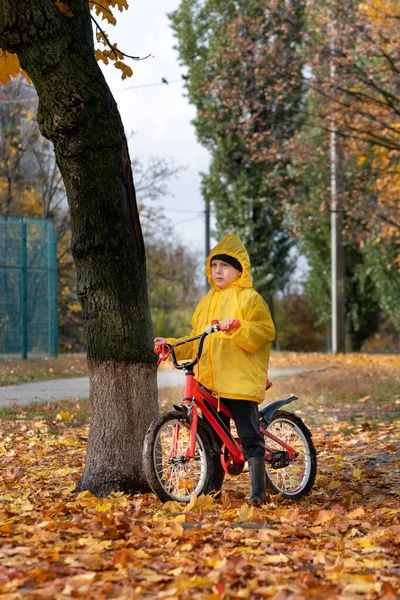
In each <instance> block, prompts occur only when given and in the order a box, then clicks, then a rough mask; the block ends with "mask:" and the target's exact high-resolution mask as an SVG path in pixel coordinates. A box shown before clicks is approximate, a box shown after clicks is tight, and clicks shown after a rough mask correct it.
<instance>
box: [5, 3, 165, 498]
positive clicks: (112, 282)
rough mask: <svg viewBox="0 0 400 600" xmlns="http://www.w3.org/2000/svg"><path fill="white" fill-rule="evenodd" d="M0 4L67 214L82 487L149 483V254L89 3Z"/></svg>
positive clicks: (152, 369) (153, 406) (97, 490)
mask: <svg viewBox="0 0 400 600" xmlns="http://www.w3.org/2000/svg"><path fill="white" fill-rule="evenodd" d="M68 6H69V8H70V10H71V11H72V13H73V15H74V16H73V17H68V16H66V15H65V13H62V12H60V10H59V9H58V7H57V6H56V5H55V3H54V0H37V1H36V2H32V0H0V46H1V47H2V48H3V49H6V50H9V51H11V52H15V53H17V54H18V57H19V59H20V63H21V66H22V68H23V69H24V70H25V71H26V72H27V73H28V75H29V76H30V78H31V79H32V81H33V83H34V85H35V88H36V90H37V93H38V96H39V109H38V122H39V126H40V130H41V132H42V134H43V135H44V136H45V137H46V138H48V139H49V140H51V141H52V142H53V144H54V147H55V153H56V160H57V164H58V166H59V168H60V171H61V174H62V176H63V180H64V183H65V187H66V191H67V197H68V203H69V208H70V213H71V226H72V253H73V257H74V261H75V264H76V268H77V278H78V297H79V300H80V302H81V304H82V312H83V317H84V322H85V331H86V337H87V346H88V365H89V376H90V382H91V383H90V399H91V427H90V433H89V440H88V448H87V455H86V467H85V471H84V473H83V475H82V477H81V480H80V482H79V485H78V488H79V489H80V490H90V491H91V492H92V493H94V494H96V495H98V496H105V495H107V494H109V493H110V492H111V491H117V490H121V491H124V492H128V493H133V492H135V491H137V490H143V489H145V488H146V484H145V482H144V479H143V477H142V473H141V454H142V443H143V437H144V434H145V431H146V429H147V427H148V425H149V423H150V421H151V420H152V419H153V418H154V417H155V416H156V415H157V410H158V409H157V391H156V366H155V360H154V354H153V352H152V328H151V319H150V311H149V306H148V299H147V289H146V272H145V251H144V243H143V238H142V232H141V227H140V222H139V215H138V211H137V206H136V198H135V190H134V185H133V179H132V172H131V166H130V158H129V153H128V148H127V142H126V137H125V133H124V129H123V125H122V122H121V119H120V115H119V113H118V109H117V106H116V103H115V101H114V99H113V97H112V94H111V92H110V90H109V88H108V86H107V84H106V82H105V80H104V77H103V75H102V73H101V70H100V69H99V67H98V65H97V62H96V60H95V56H94V47H93V32H92V27H91V20H90V13H89V8H88V1H87V0H69V2H68Z"/></svg>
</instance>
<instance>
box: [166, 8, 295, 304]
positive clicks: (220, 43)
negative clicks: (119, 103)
mask: <svg viewBox="0 0 400 600" xmlns="http://www.w3.org/2000/svg"><path fill="white" fill-rule="evenodd" d="M302 11H303V3H302V2H301V1H298V0H293V1H292V2H290V3H286V4H285V6H282V3H281V2H277V1H275V0H270V1H269V2H267V4H265V3H264V2H254V1H251V2H250V1H249V0H242V1H240V2H233V1H232V2H231V1H227V2H224V3H218V2H217V3H216V2H211V1H206V2H203V1H200V0H183V1H182V2H181V4H180V6H179V8H178V9H177V10H176V11H175V12H173V13H172V14H171V15H170V18H171V24H172V28H173V30H174V33H175V35H176V37H177V40H178V44H177V49H178V51H179V54H180V58H181V60H182V62H183V64H185V65H186V66H187V68H188V83H187V90H188V97H189V101H190V102H191V103H192V104H194V105H195V106H196V108H197V116H196V118H195V120H194V124H195V127H196V132H197V136H198V139H199V141H200V143H201V144H203V145H204V146H205V147H206V148H207V149H208V150H209V151H210V154H211V164H210V170H209V173H208V174H204V175H203V181H202V190H203V195H204V196H205V198H206V199H207V200H208V201H209V202H212V203H213V204H214V206H215V208H216V219H217V229H218V234H219V235H224V234H225V233H227V232H228V231H233V232H235V233H237V234H238V235H239V236H240V237H241V239H242V240H243V242H244V243H245V245H246V247H247V248H248V250H249V254H250V258H251V261H252V265H253V269H254V279H255V285H256V286H257V289H259V291H260V292H261V293H262V294H263V295H264V297H265V298H266V299H268V300H269V301H271V298H272V296H273V294H274V292H275V291H276V290H277V289H280V288H281V287H282V286H283V285H284V283H285V281H287V279H288V276H289V275H290V272H291V270H292V268H293V261H292V259H291V257H290V254H289V252H290V248H291V247H292V245H293V242H292V240H291V239H290V236H289V234H288V231H287V228H286V227H285V223H284V211H283V205H284V202H285V201H286V200H287V196H288V193H287V190H288V188H289V187H291V186H292V185H293V182H292V181H291V179H290V177H289V176H288V166H289V163H290V159H289V157H288V154H287V152H286V150H285V148H286V147H287V146H289V145H290V140H291V139H292V137H293V135H294V133H295V131H296V129H297V127H298V125H299V116H298V112H299V111H298V107H299V104H300V102H301V96H302V85H301V77H300V72H301V69H302V63H301V57H300V55H299V53H298V52H297V51H296V46H297V44H298V43H299V41H300V39H301V29H302Z"/></svg>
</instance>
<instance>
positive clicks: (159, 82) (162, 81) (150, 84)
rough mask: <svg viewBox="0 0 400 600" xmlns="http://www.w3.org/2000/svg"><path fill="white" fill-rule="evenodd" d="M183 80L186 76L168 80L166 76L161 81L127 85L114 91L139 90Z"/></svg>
mask: <svg viewBox="0 0 400 600" xmlns="http://www.w3.org/2000/svg"><path fill="white" fill-rule="evenodd" d="M183 81H184V77H182V78H181V79H171V81H168V80H167V79H165V77H163V78H162V80H161V81H157V82H155V83H145V84H143V85H132V86H130V87H126V88H119V89H117V90H114V92H127V91H129V90H138V89H140V88H147V87H154V86H157V85H170V84H172V83H179V82H181V83H182V82H183Z"/></svg>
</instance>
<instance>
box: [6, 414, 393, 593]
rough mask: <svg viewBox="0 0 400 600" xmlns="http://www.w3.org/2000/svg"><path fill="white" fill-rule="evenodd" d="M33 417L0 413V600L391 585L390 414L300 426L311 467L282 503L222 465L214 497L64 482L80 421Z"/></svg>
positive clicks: (82, 436) (72, 476)
mask: <svg viewBox="0 0 400 600" xmlns="http://www.w3.org/2000/svg"><path fill="white" fill-rule="evenodd" d="M38 423H41V424H42V425H40V426H38ZM45 426H46V422H45V421H43V420H39V418H36V419H35V421H33V422H27V421H24V422H23V423H15V424H14V425H13V427H14V429H13V430H12V431H11V430H10V431H9V430H8V429H7V427H8V424H7V422H3V423H2V428H3V437H2V440H1V442H0V447H1V449H2V451H1V454H0V469H1V476H2V482H3V485H2V486H1V488H0V538H1V540H0V596H4V597H5V598H6V599H7V600H8V598H9V599H10V600H20V598H22V596H23V595H24V597H27V598H28V599H29V600H30V599H32V600H36V599H39V598H40V599H43V600H45V599H47V598H48V599H52V600H53V598H54V599H57V600H63V599H64V598H83V597H84V598H85V600H106V599H108V598H121V599H123V600H127V599H131V598H132V599H136V598H141V597H143V598H146V597H148V598H155V599H156V598H167V599H168V598H171V599H174V600H186V599H188V598H190V600H204V599H215V600H219V599H221V598H222V599H224V600H231V599H232V600H234V599H235V598H249V600H258V599H261V598H273V599H274V600H289V599H290V598H296V600H308V599H309V598H316V599H319V598H321V599H322V598H332V599H335V600H336V599H338V600H356V598H357V597H360V598H361V597H363V598H366V600H380V599H381V598H382V599H383V598H384V599H385V600H394V599H395V598H396V593H397V591H396V589H397V588H396V586H397V583H398V573H397V571H396V568H397V567H396V565H397V562H398V553H399V548H400V511H399V504H398V496H397V495H396V494H395V491H396V490H398V489H399V487H400V486H399V473H398V468H397V467H396V465H397V454H398V451H399V450H400V439H399V438H396V436H395V434H396V431H398V423H383V424H380V425H378V426H377V427H376V428H375V429H373V430H372V429H371V430H363V428H362V426H359V427H357V426H354V425H353V426H352V429H353V433H352V435H351V436H343V434H342V432H341V428H342V426H343V425H340V424H328V425H325V426H324V428H323V429H318V428H314V429H313V436H314V439H315V442H316V445H317V447H318V448H319V457H318V459H319V472H318V477H317V480H316V485H315V488H314V489H313V491H312V492H311V494H309V495H308V496H306V497H304V498H302V499H301V500H300V501H299V502H296V503H294V502H291V501H290V500H285V499H284V498H283V497H282V496H273V497H271V501H270V502H268V503H267V504H266V505H264V506H262V507H260V508H257V507H251V506H248V505H247V503H246V498H247V495H248V487H249V482H248V474H247V473H242V474H241V475H240V476H239V478H237V479H234V478H227V481H226V483H225V485H224V488H223V497H222V501H216V500H215V499H213V498H211V497H208V496H206V497H205V496H200V497H196V496H193V498H192V500H191V502H190V503H189V504H179V503H177V502H167V503H165V504H161V503H160V502H159V501H158V500H157V499H156V498H155V497H154V496H153V495H151V494H145V495H139V494H138V495H137V496H134V497H129V496H127V495H125V494H123V493H117V494H112V495H111V496H110V497H109V498H96V497H95V496H93V495H92V494H90V493H89V492H82V493H79V494H76V495H73V494H72V492H73V491H74V489H75V486H76V483H77V481H78V478H79V476H80V474H81V473H82V468H83V461H84V455H85V444H86V432H87V430H82V429H78V428H76V427H75V426H72V425H71V422H70V421H64V420H58V421H56V423H55V424H51V427H50V426H47V429H46V427H45ZM55 427H57V428H58V431H57V432H56V433H57V435H54V428H55ZM355 442H357V443H355ZM371 448H373V450H374V454H373V456H372V454H371ZM38 457H40V458H38ZM372 459H373V460H372ZM355 475H356V477H355Z"/></svg>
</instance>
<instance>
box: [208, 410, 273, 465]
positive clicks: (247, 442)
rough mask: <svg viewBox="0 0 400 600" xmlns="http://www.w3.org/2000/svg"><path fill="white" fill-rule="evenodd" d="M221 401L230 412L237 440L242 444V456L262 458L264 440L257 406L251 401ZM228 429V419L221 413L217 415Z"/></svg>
mask: <svg viewBox="0 0 400 600" xmlns="http://www.w3.org/2000/svg"><path fill="white" fill-rule="evenodd" d="M221 401H222V402H223V403H224V404H225V406H226V407H227V408H228V409H229V410H230V412H231V414H232V417H233V420H234V421H235V425H236V429H237V432H238V436H239V439H240V441H241V443H242V449H243V456H244V458H245V459H246V460H247V459H248V458H262V457H263V456H264V454H265V440H264V436H263V435H262V433H261V432H260V423H259V420H258V404H257V402H252V401H251V400H232V399H231V398H221ZM218 414H219V416H220V417H221V419H222V420H223V422H224V423H225V424H226V426H227V427H228V428H229V422H228V421H229V419H228V417H226V416H225V415H224V414H223V413H222V412H220V413H218Z"/></svg>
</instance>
